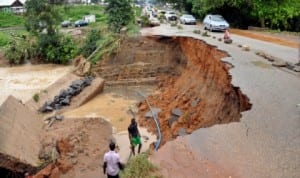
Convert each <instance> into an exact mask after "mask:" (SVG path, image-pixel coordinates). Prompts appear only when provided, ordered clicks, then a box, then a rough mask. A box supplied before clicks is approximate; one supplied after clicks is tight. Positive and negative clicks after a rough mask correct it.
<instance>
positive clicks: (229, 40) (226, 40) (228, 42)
mask: <svg viewBox="0 0 300 178" xmlns="http://www.w3.org/2000/svg"><path fill="white" fill-rule="evenodd" d="M224 43H225V44H231V43H232V39H224Z"/></svg>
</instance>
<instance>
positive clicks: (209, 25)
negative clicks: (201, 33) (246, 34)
mask: <svg viewBox="0 0 300 178" xmlns="http://www.w3.org/2000/svg"><path fill="white" fill-rule="evenodd" d="M203 25H204V29H205V30H209V31H225V30H227V29H228V28H229V24H228V22H227V21H226V20H225V19H224V18H223V17H222V16H221V15H211V14H209V15H206V16H205V18H204V20H203Z"/></svg>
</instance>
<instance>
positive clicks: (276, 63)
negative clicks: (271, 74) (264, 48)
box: [272, 59, 286, 67]
mask: <svg viewBox="0 0 300 178" xmlns="http://www.w3.org/2000/svg"><path fill="white" fill-rule="evenodd" d="M272 65H273V66H276V67H285V66H286V62H284V61H283V60H279V59H276V60H274V61H273V62H272Z"/></svg>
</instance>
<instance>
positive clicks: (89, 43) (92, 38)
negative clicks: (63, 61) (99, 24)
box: [79, 29, 101, 58]
mask: <svg viewBox="0 0 300 178" xmlns="http://www.w3.org/2000/svg"><path fill="white" fill-rule="evenodd" d="M100 33H101V32H100V30H96V29H92V30H91V31H89V32H88V34H87V38H86V40H85V42H84V44H83V46H82V47H81V48H80V49H79V53H80V54H81V55H83V56H84V57H86V58H87V57H89V56H90V55H91V54H92V53H93V52H94V51H95V50H96V49H97V46H98V45H97V41H98V40H100V38H101V34H100Z"/></svg>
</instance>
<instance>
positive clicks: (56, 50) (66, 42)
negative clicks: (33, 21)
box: [37, 33, 77, 64]
mask: <svg viewBox="0 0 300 178" xmlns="http://www.w3.org/2000/svg"><path fill="white" fill-rule="evenodd" d="M37 46H38V47H39V48H38V50H37V53H38V55H39V56H40V57H41V58H42V59H43V61H44V62H47V63H48V62H49V63H55V64H68V63H69V62H70V61H71V59H73V58H74V57H75V55H76V53H77V47H76V45H75V43H74V42H73V40H72V38H71V37H69V36H65V35H61V34H57V33H56V34H54V35H51V36H50V35H47V34H40V35H39V37H38V43H37Z"/></svg>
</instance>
